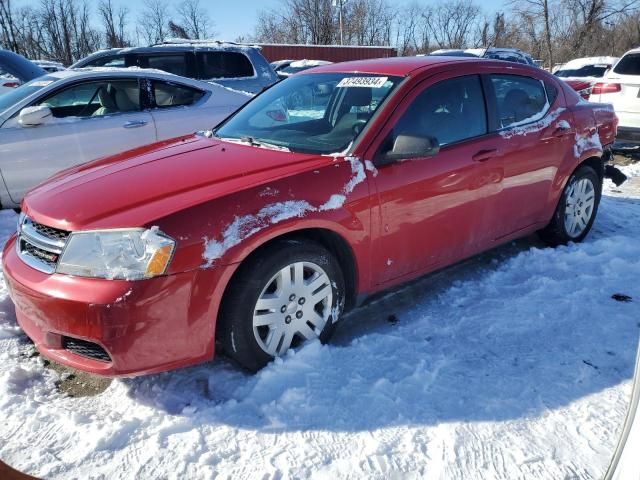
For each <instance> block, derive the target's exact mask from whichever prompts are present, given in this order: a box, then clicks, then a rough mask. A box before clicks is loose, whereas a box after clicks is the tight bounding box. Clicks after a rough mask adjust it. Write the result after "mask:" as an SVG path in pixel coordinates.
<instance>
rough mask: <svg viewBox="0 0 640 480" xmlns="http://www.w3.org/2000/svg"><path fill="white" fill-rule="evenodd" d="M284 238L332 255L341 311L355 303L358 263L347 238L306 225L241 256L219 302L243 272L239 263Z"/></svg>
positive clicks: (276, 237) (220, 309) (249, 259)
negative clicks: (340, 279)
mask: <svg viewBox="0 0 640 480" xmlns="http://www.w3.org/2000/svg"><path fill="white" fill-rule="evenodd" d="M287 240H296V241H309V242H315V243H317V244H319V245H321V246H323V247H324V248H326V249H327V250H328V251H329V252H331V254H332V255H334V256H335V257H336V260H337V261H338V264H339V265H340V269H341V270H342V274H343V277H344V284H345V290H346V291H345V307H344V309H345V311H346V310H349V309H350V308H352V307H353V306H354V305H355V302H356V296H357V293H358V278H359V272H358V266H357V260H356V255H355V252H354V251H353V249H352V248H351V246H350V245H349V243H348V242H347V240H346V239H345V238H344V237H343V236H342V235H340V234H339V233H337V232H335V231H333V230H331V229H328V228H322V227H310V228H302V229H299V230H292V231H289V232H286V233H282V234H280V235H277V236H275V237H273V238H270V239H269V240H267V241H265V242H263V243H261V244H260V245H258V246H257V247H256V248H255V249H253V250H252V251H251V252H249V254H248V255H246V256H244V258H242V259H241V261H240V262H239V264H238V266H237V268H236V269H235V271H234V272H233V274H232V275H231V277H230V278H229V281H228V282H227V284H226V285H225V287H224V290H223V293H222V297H221V303H222V302H224V301H225V298H227V292H228V290H229V288H230V287H231V286H232V285H233V284H234V282H235V280H236V279H237V278H238V276H239V275H241V273H242V271H243V265H247V263H248V262H250V261H251V259H252V258H255V257H256V256H258V255H260V254H261V253H262V252H264V251H265V250H266V249H268V248H270V247H271V246H272V245H274V244H275V243H279V242H283V241H287ZM221 312H222V308H219V309H218V315H217V317H218V318H217V319H216V330H217V329H218V325H220V323H221V322H220V314H221Z"/></svg>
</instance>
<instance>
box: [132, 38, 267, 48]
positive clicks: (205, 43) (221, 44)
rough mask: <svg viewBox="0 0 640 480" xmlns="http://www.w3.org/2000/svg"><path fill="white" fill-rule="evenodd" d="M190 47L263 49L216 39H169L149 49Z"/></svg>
mask: <svg viewBox="0 0 640 480" xmlns="http://www.w3.org/2000/svg"><path fill="white" fill-rule="evenodd" d="M190 45H193V46H198V47H207V48H218V49H244V48H257V49H261V48H262V47H260V45H256V44H253V43H236V42H228V41H224V40H215V39H202V40H190V39H187V38H168V39H166V40H164V41H163V42H159V43H155V44H153V45H149V47H175V46H181V47H183V46H190ZM134 48H135V47H134Z"/></svg>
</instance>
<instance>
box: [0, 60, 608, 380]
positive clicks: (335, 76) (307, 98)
mask: <svg viewBox="0 0 640 480" xmlns="http://www.w3.org/2000/svg"><path fill="white" fill-rule="evenodd" d="M616 125H617V119H616V117H615V114H614V113H613V110H612V109H611V107H610V106H608V105H601V104H594V103H587V102H584V101H582V100H581V99H580V98H579V97H578V95H577V94H576V93H575V92H574V91H573V90H571V88H569V87H568V86H566V85H565V84H564V83H563V82H562V81H559V80H557V79H556V78H554V77H553V76H552V75H550V74H548V73H546V72H544V71H542V70H540V69H537V68H533V67H529V66H525V65H516V64H513V63H507V62H501V61H493V60H479V59H468V58H453V57H452V58H449V57H413V58H396V59H379V60H369V61H362V62H350V63H342V64H334V65H327V66H323V67H319V68H315V69H313V70H309V71H307V72H305V73H302V74H299V75H295V76H293V77H291V78H289V79H287V80H285V81H283V82H281V83H279V84H277V85H275V86H273V87H272V88H270V89H269V90H267V91H265V92H263V93H262V94H260V95H258V96H257V97H256V98H254V99H253V100H252V101H251V102H249V103H248V104H247V105H246V106H245V107H244V108H242V109H241V110H240V111H238V112H237V113H236V114H234V115H233V116H232V117H230V118H229V119H227V120H226V121H225V122H223V124H221V125H220V126H218V128H216V129H214V130H213V131H208V132H201V133H200V134H195V135H189V136H186V137H180V138H176V139H173V140H170V141H164V142H160V143H156V144H153V145H150V146H147V147H142V148H139V149H136V150H132V151H129V152H126V153H122V154H119V155H116V156H114V157H110V158H106V159H103V160H99V161H96V162H93V163H89V164H86V165H84V166H81V167H76V168H74V169H71V170H67V171H65V172H63V173H61V174H59V175H57V176H55V177H53V178H51V179H50V180H48V181H47V182H46V183H44V184H42V185H40V186H39V187H37V188H36V189H34V190H32V191H31V192H30V193H28V194H27V195H26V197H25V199H24V202H23V204H22V212H23V213H22V215H21V216H20V220H19V224H18V231H17V234H16V235H15V236H14V237H12V238H11V239H10V241H9V242H8V243H7V245H6V247H5V250H4V254H3V259H2V262H3V267H4V274H5V277H6V279H7V283H8V285H9V289H10V291H11V297H12V299H13V301H14V303H15V305H16V314H17V318H18V322H19V324H20V326H21V327H22V328H23V329H24V331H25V332H26V333H27V335H29V337H31V338H32V339H33V340H34V342H35V344H36V346H37V347H38V349H39V350H40V352H41V353H42V354H43V355H44V356H46V357H49V358H52V359H54V360H56V361H58V362H60V363H63V364H67V365H70V366H72V367H76V368H78V369H81V370H86V371H89V372H93V373H97V374H102V375H139V374H144V373H150V372H158V371H163V370H167V369H172V368H177V367H182V366H186V365H189V364H194V363H198V362H203V361H207V360H209V359H210V358H212V356H213V354H214V348H215V346H216V344H217V345H218V346H219V347H221V348H222V350H223V351H224V352H225V353H226V354H228V355H229V356H231V357H232V358H234V359H235V360H236V361H237V362H239V363H240V364H241V365H242V366H244V367H246V368H248V369H251V370H257V369H259V368H260V367H262V366H263V365H265V364H266V363H267V362H269V361H270V360H271V359H273V358H274V357H276V356H280V355H282V354H284V353H285V352H286V351H287V350H288V349H290V348H292V347H295V346H297V345H299V344H300V343H302V342H304V341H305V340H308V339H314V338H319V339H320V340H322V341H325V340H327V339H328V338H329V337H330V336H331V333H332V331H333V330H334V328H335V326H336V323H337V322H338V321H339V319H340V317H341V315H342V313H343V311H344V310H345V309H348V308H350V307H352V306H354V305H357V304H358V303H359V302H361V301H362V300H363V299H364V298H366V297H367V296H368V295H370V294H371V293H373V292H376V291H380V290H382V289H385V288H388V287H390V286H393V285H396V284H398V283H401V282H404V281H407V280H409V279H411V278H414V277H417V276H419V275H423V274H425V273H428V272H430V271H433V270H435V269H438V268H442V267H444V266H446V265H449V264H452V263H454V262H457V261H459V260H461V259H463V258H465V257H468V256H470V255H474V254H476V253H478V252H481V251H483V250H487V249H490V248H492V247H494V246H496V245H498V244H500V243H503V242H506V241H508V240H511V239H513V238H516V237H521V236H524V235H528V234H530V233H532V232H535V231H539V232H540V234H541V236H542V238H543V239H544V240H546V241H547V242H548V243H549V244H551V245H555V244H562V243H567V242H569V241H580V240H582V239H583V238H584V237H585V236H586V235H587V233H588V232H589V229H590V228H591V225H592V224H593V221H594V218H595V216H596V211H597V209H598V203H599V200H600V195H601V187H602V180H603V176H604V172H605V168H604V162H605V161H606V160H607V158H608V155H609V149H608V145H609V144H611V143H612V142H613V140H614V137H615V133H616ZM114 141H116V142H117V139H114Z"/></svg>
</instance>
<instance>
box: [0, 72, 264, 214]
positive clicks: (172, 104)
mask: <svg viewBox="0 0 640 480" xmlns="http://www.w3.org/2000/svg"><path fill="white" fill-rule="evenodd" d="M250 98H251V97H250V96H249V95H247V94H243V93H240V92H236V91H233V90H230V89H228V88H225V87H222V86H219V85H215V84H211V83H207V82H201V81H198V80H192V79H188V78H182V77H178V76H176V75H172V74H169V73H165V72H160V71H153V70H145V69H84V70H65V71H60V72H55V73H50V74H48V75H45V76H43V77H39V78H37V79H35V80H32V81H30V82H28V83H26V84H24V85H22V86H21V87H18V88H16V89H14V90H13V91H12V92H10V93H7V94H5V95H3V96H1V97H0V174H1V175H2V179H3V180H4V182H2V183H1V184H0V205H1V207H2V208H16V207H18V206H19V205H20V202H21V200H22V197H23V196H24V194H25V193H26V191H27V190H29V189H31V188H32V187H34V186H35V185H37V184H38V183H40V182H42V181H43V180H45V179H46V178H48V177H49V176H51V175H53V174H54V173H56V172H58V171H60V170H62V169H65V168H68V167H71V166H74V165H77V164H80V163H84V162H88V161H90V160H94V159H96V158H99V157H104V156H107V155H111V154H115V153H118V152H121V151H124V150H129V149H132V148H135V147H139V146H142V145H146V144H149V143H153V142H155V141H159V140H165V139H169V138H173V137H177V136H180V135H185V134H189V133H192V132H194V131H197V130H203V129H209V128H212V127H214V126H215V125H217V124H218V123H219V122H220V121H222V120H223V119H225V118H226V117H227V116H228V115H229V114H231V113H232V112H234V111H235V110H237V109H238V108H239V107H240V106H241V105H243V104H244V103H246V102H247V101H248V100H249V99H250Z"/></svg>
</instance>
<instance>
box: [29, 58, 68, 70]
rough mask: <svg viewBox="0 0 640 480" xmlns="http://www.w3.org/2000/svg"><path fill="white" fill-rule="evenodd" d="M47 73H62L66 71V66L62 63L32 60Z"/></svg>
mask: <svg viewBox="0 0 640 480" xmlns="http://www.w3.org/2000/svg"><path fill="white" fill-rule="evenodd" d="M31 61H32V62H33V63H35V64H36V65H38V66H39V67H40V68H41V69H43V70H44V71H45V72H47V73H53V72H60V71H62V70H66V68H64V65H63V64H62V63H60V62H54V61H52V60H31Z"/></svg>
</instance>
